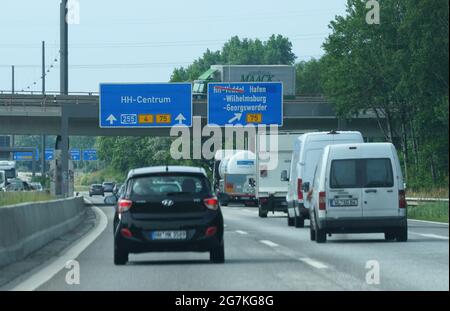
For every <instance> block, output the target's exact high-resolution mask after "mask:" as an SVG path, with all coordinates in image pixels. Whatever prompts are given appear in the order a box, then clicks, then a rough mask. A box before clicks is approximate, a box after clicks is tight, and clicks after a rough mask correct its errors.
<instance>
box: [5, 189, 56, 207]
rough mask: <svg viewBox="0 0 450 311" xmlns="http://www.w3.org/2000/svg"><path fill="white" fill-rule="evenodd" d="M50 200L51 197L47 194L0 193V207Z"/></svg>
mask: <svg viewBox="0 0 450 311" xmlns="http://www.w3.org/2000/svg"><path fill="white" fill-rule="evenodd" d="M52 199H53V197H52V196H51V195H50V194H48V193H47V192H0V207H1V206H8V205H14V204H20V203H27V202H40V201H49V200H52Z"/></svg>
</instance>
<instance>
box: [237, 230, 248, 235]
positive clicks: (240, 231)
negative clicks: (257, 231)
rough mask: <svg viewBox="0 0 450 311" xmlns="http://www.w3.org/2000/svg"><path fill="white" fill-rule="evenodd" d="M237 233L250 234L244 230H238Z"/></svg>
mask: <svg viewBox="0 0 450 311" xmlns="http://www.w3.org/2000/svg"><path fill="white" fill-rule="evenodd" d="M236 233H239V234H242V235H245V234H248V232H245V231H242V230H236Z"/></svg>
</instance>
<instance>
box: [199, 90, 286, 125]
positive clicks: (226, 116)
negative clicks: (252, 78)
mask: <svg viewBox="0 0 450 311" xmlns="http://www.w3.org/2000/svg"><path fill="white" fill-rule="evenodd" d="M208 124H209V125H213V124H215V125H219V126H225V125H237V124H241V125H247V124H253V125H279V126H282V125H283V85H282V83H281V82H248V83H247V82H238V83H209V84H208Z"/></svg>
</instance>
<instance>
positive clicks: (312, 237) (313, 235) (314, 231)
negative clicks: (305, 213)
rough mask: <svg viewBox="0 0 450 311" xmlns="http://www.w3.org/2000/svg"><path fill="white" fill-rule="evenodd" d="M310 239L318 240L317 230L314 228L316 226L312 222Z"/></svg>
mask: <svg viewBox="0 0 450 311" xmlns="http://www.w3.org/2000/svg"><path fill="white" fill-rule="evenodd" d="M309 239H310V240H311V241H315V240H316V230H314V226H313V224H312V222H311V224H310V225H309Z"/></svg>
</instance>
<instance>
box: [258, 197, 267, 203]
mask: <svg viewBox="0 0 450 311" xmlns="http://www.w3.org/2000/svg"><path fill="white" fill-rule="evenodd" d="M267 202H269V198H259V203H261V204H267Z"/></svg>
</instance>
